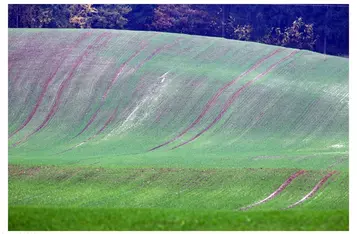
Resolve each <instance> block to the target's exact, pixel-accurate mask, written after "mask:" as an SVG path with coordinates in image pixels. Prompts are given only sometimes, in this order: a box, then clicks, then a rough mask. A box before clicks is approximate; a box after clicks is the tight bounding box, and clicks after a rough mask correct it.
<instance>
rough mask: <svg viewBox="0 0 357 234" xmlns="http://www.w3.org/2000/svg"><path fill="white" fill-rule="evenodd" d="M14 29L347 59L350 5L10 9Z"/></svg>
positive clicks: (63, 5) (77, 5) (105, 5)
mask: <svg viewBox="0 0 357 234" xmlns="http://www.w3.org/2000/svg"><path fill="white" fill-rule="evenodd" d="M9 27H10V28H108V29H130V30H155V31H164V32H176V33H186V34H196V35H205V36H217V37H225V38H230V39H238V40H247V41H257V42H262V43H267V44H274V45H281V46H287V47H295V48H300V49H308V50H314V51H318V52H321V53H328V54H334V55H348V50H349V47H348V43H349V7H348V5H257V4H254V5H212V4H211V5H189V4H185V5H184V4H170V5H168V4H164V5H154V4H145V5H108V4H94V5H92V4H61V5H60V4H45V5H35V4H26V5H18V4H16V5H14V4H11V5H9Z"/></svg>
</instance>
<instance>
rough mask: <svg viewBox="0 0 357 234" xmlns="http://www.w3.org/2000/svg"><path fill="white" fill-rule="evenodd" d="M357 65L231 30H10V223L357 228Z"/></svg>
mask: <svg viewBox="0 0 357 234" xmlns="http://www.w3.org/2000/svg"><path fill="white" fill-rule="evenodd" d="M348 70H349V68H348V59H346V58H340V57H334V56H325V55H321V54H317V53H313V52H310V51H305V50H296V49H289V48H282V47H276V46H270V45H263V44H258V43H252V42H243V41H233V40H226V39H219V38H210V37H200V36H191V35H181V34H170V33H157V32H139V31H112V30H75V29H71V30H58V29H56V30H50V29H9V111H8V117H9V143H8V145H9V230H348V216H349V212H348V205H349V197H348V194H349V193H348V191H349V185H348V182H349V179H348V178H349V173H348V157H349V152H348ZM50 217H52V218H50Z"/></svg>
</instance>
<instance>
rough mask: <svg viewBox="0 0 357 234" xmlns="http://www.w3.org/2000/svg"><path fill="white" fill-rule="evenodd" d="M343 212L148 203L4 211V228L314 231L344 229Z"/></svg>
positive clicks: (20, 208)
mask: <svg viewBox="0 0 357 234" xmlns="http://www.w3.org/2000/svg"><path fill="white" fill-rule="evenodd" d="M348 216H349V215H348V211H346V210H344V211H339V210H335V211H316V210H312V211H309V212H306V211H283V212H281V211H263V212H256V211H255V212H233V211H207V210H195V211H193V210H172V209H153V208H137V209H135V208H126V209H125V208H120V209H109V208H107V209H103V208H100V209H93V208H36V207H35V208H34V207H14V208H11V207H10V210H9V220H10V221H9V230H12V231H16V230H31V231H35V230H48V231H59V230H75V231H83V230H91V231H96V230H108V231H110V230H111V231H113V230H122V231H132V230H136V231H139V230H146V231H147V230H157V231H161V230H172V231H189V230H195V231H200V230H202V231H204V230H210V231H211V230H215V231H219V230H221V231H232V230H240V231H247V230H250V231H251V230H255V231H262V230H269V231H273V230H276V231H282V230H285V231H301V230H304V231H307V230H309V231H314V230H322V231H327V230H338V231H346V230H348V225H349V221H348Z"/></svg>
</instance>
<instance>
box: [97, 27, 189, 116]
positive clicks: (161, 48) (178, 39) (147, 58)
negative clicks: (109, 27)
mask: <svg viewBox="0 0 357 234" xmlns="http://www.w3.org/2000/svg"><path fill="white" fill-rule="evenodd" d="M155 35H157V33H155V34H153V35H152V36H150V37H149V38H152V37H154V36H155ZM149 38H147V39H146V40H148V39H149ZM180 40H182V38H181V37H179V38H177V39H176V40H175V41H174V42H173V43H171V44H166V45H164V46H162V47H159V48H157V49H155V50H154V51H153V52H152V53H151V54H150V55H149V56H148V57H146V58H145V59H144V60H143V61H142V62H141V63H139V64H138V65H137V66H136V67H135V68H134V69H132V71H131V73H134V72H136V71H137V70H139V69H140V68H141V67H142V66H143V65H144V64H145V63H146V62H148V61H149V60H151V59H152V58H153V57H154V56H156V55H157V54H158V53H159V52H160V51H162V50H164V49H169V48H171V47H173V46H175V45H176V44H177V43H178V42H179V41H180ZM145 46H147V45H145ZM142 79H143V78H142ZM124 84H126V83H124ZM124 84H123V87H125V86H124ZM137 91H138V89H136V90H135V91H134V93H133V94H132V95H131V97H132V99H133V98H134V96H135V94H136V92H137ZM128 109H129V107H128V106H126V108H125V110H128ZM92 122H93V121H92Z"/></svg>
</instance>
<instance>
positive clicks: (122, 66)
mask: <svg viewBox="0 0 357 234" xmlns="http://www.w3.org/2000/svg"><path fill="white" fill-rule="evenodd" d="M155 35H156V34H153V35H152V36H151V37H153V36H155ZM151 37H150V38H151ZM147 46H148V43H147V42H146V43H141V45H140V49H138V50H137V51H135V53H133V54H132V55H131V56H130V57H129V58H128V59H127V60H126V61H124V63H123V64H121V65H120V67H119V69H118V70H117V72H116V73H115V76H114V77H113V78H112V80H111V81H110V83H109V85H108V86H107V88H106V90H105V91H104V94H103V96H102V99H101V102H100V104H99V107H98V108H97V110H96V111H95V112H94V113H93V115H92V116H91V118H90V119H89V121H88V122H87V124H86V125H85V126H84V128H83V129H82V130H81V131H80V132H79V133H77V135H75V136H74V137H73V138H76V137H78V136H80V135H81V134H82V133H83V132H85V131H86V130H87V129H88V127H89V126H90V125H91V124H92V123H93V122H94V120H95V119H96V117H97V115H98V113H99V111H100V109H101V108H102V106H103V105H104V103H105V100H106V98H107V96H108V93H109V92H110V90H111V89H112V87H113V86H114V84H115V83H116V82H117V80H118V79H119V76H120V75H121V74H122V72H123V70H124V68H125V67H126V66H127V64H128V63H129V62H130V61H131V60H133V59H134V58H135V57H136V56H137V55H138V54H139V53H140V52H141V51H143V50H144V49H145V48H146V47H147Z"/></svg>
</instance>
